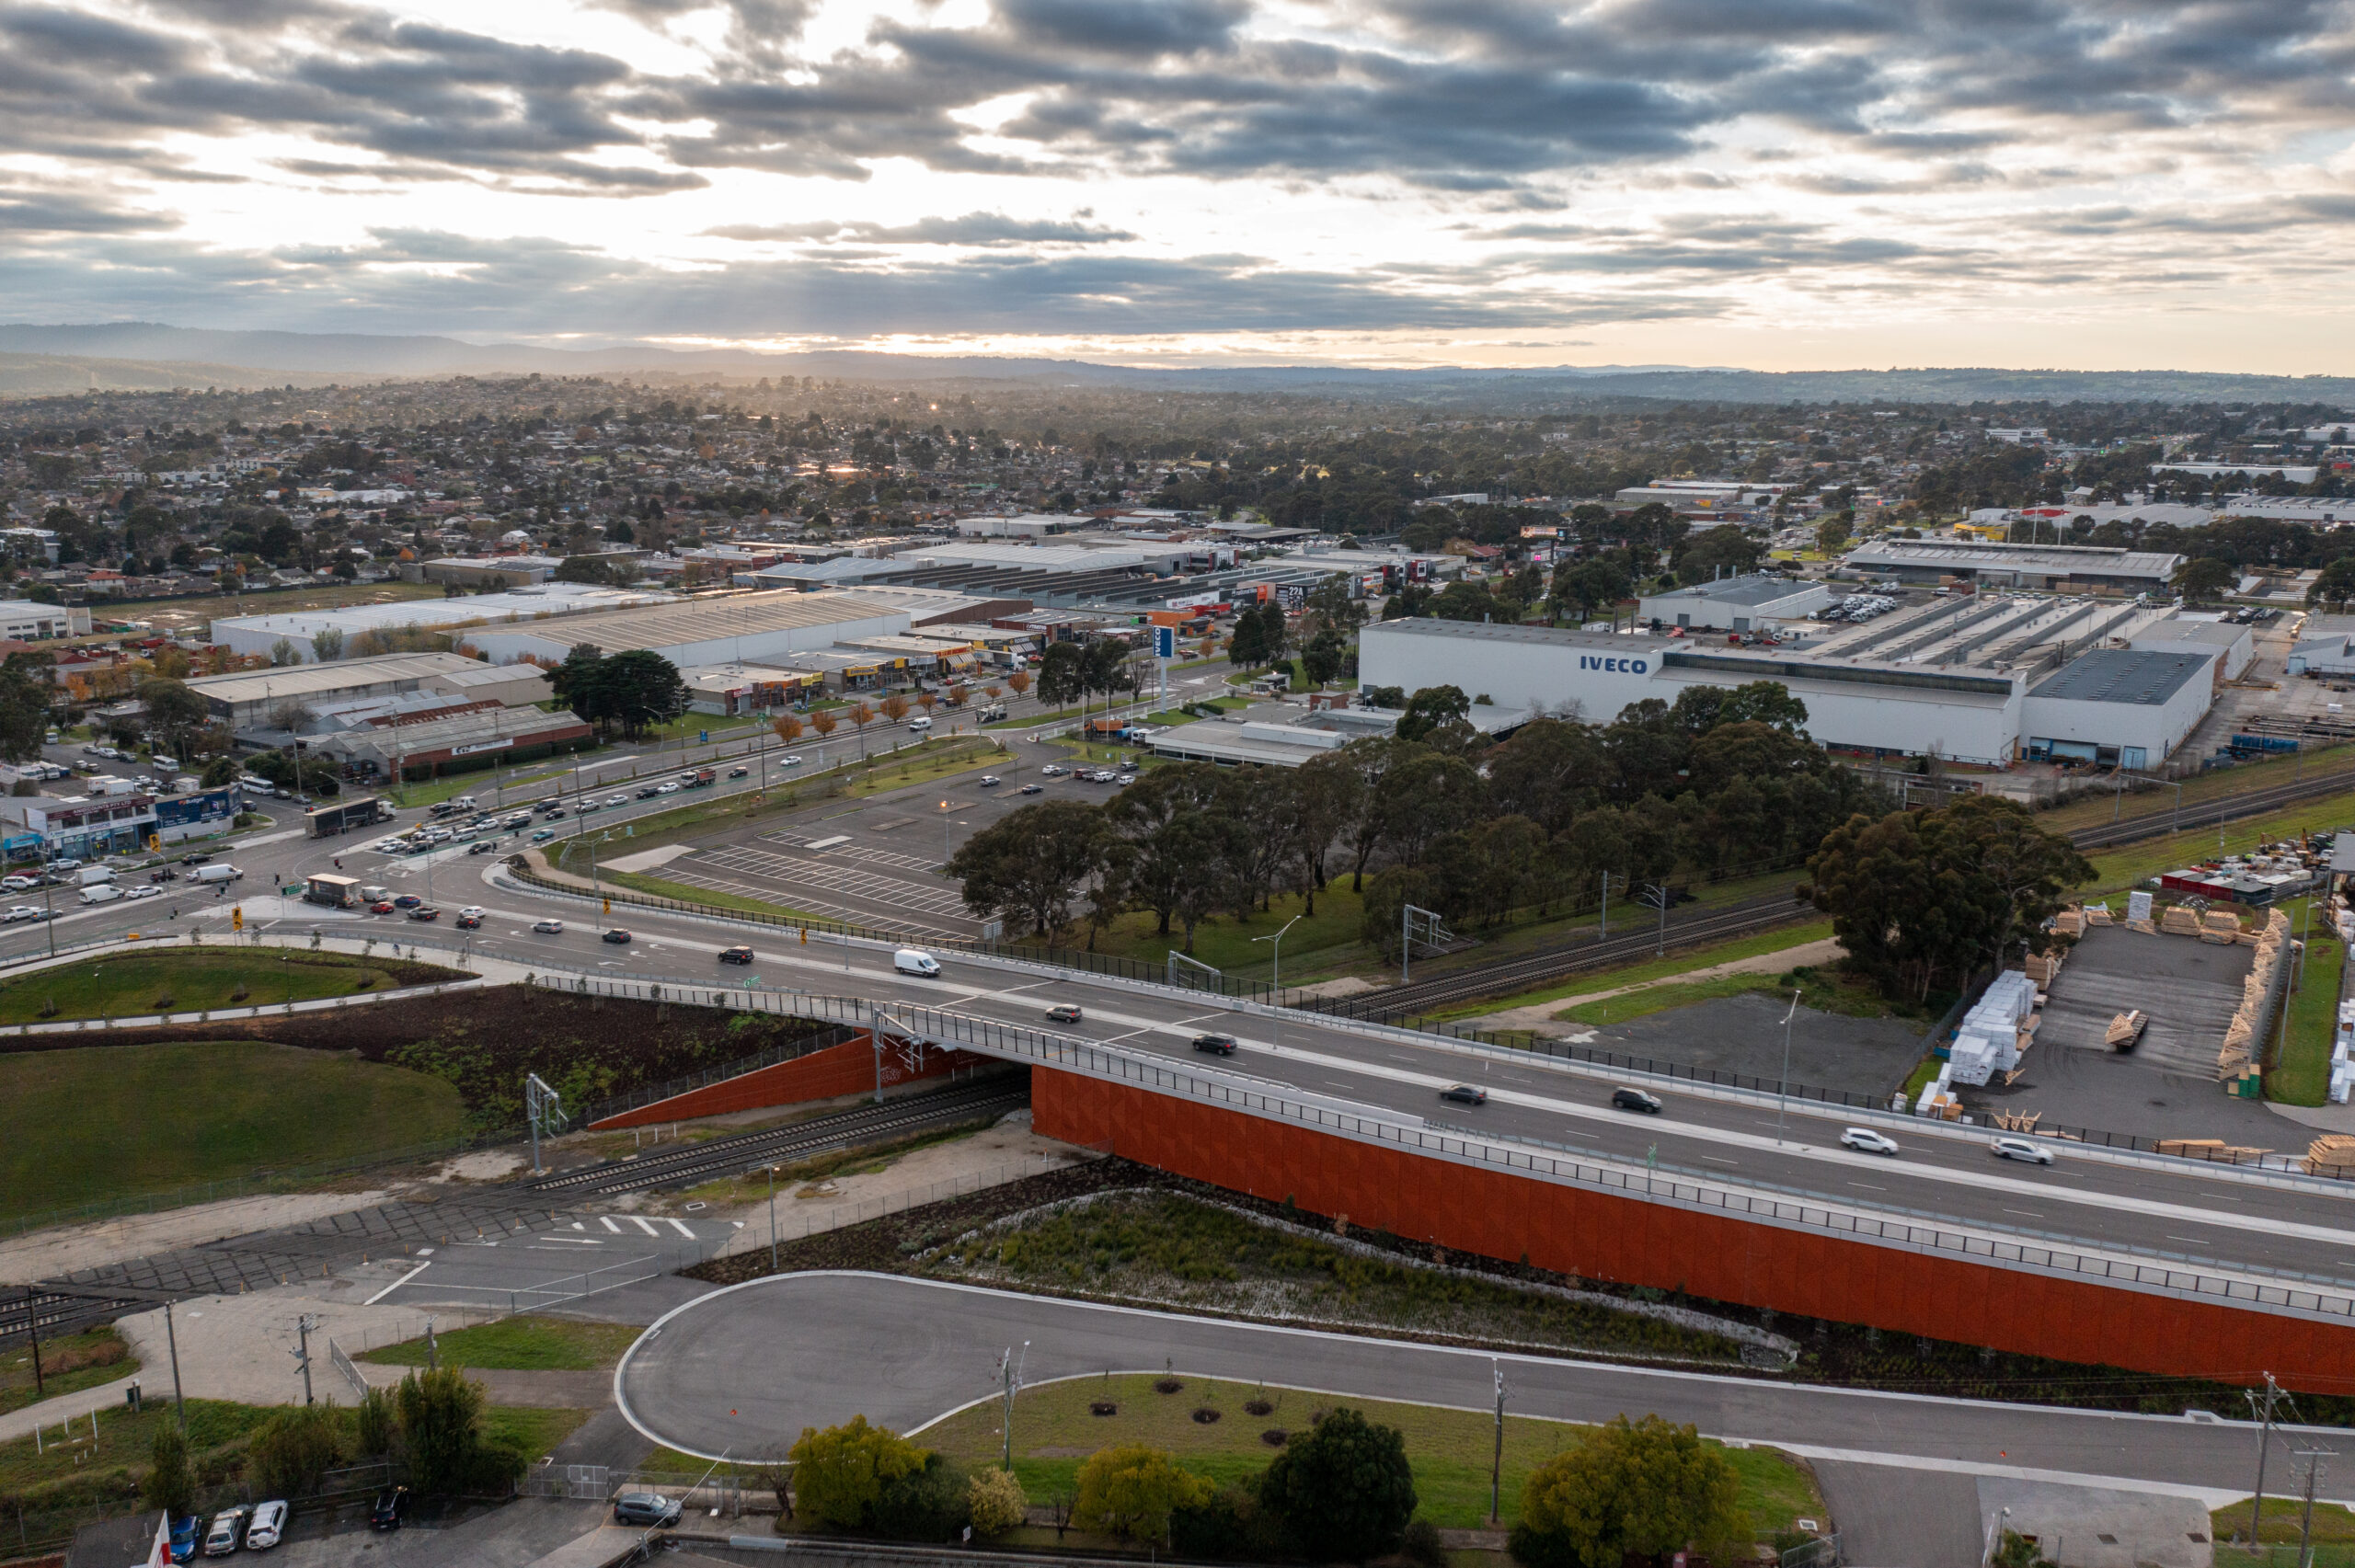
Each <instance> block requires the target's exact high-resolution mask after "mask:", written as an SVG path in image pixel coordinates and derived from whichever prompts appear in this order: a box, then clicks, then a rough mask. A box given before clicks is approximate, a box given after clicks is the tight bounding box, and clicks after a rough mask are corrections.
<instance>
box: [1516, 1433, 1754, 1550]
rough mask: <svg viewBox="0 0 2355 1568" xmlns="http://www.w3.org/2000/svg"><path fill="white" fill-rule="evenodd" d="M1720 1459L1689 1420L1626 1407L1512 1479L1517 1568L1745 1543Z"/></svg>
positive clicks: (1732, 1484)
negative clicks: (1637, 1417) (1517, 1491)
mask: <svg viewBox="0 0 2355 1568" xmlns="http://www.w3.org/2000/svg"><path fill="white" fill-rule="evenodd" d="M1739 1492H1740V1478H1739V1477H1738V1476H1737V1475H1736V1474H1735V1473H1734V1468H1733V1465H1732V1463H1731V1461H1729V1459H1727V1458H1726V1457H1725V1455H1723V1454H1722V1453H1719V1452H1718V1451H1717V1450H1716V1449H1714V1448H1708V1447H1706V1446H1705V1445H1704V1444H1703V1443H1702V1441H1701V1439H1700V1436H1699V1434H1698V1433H1697V1432H1696V1431H1695V1430H1694V1428H1693V1427H1691V1426H1674V1425H1670V1424H1669V1423H1667V1422H1665V1421H1662V1420H1661V1419H1660V1417H1659V1416H1657V1415H1647V1416H1645V1417H1644V1419H1643V1420H1642V1421H1641V1422H1639V1423H1635V1424H1632V1425H1631V1424H1630V1423H1629V1422H1628V1420H1627V1418H1626V1416H1625V1415H1621V1416H1617V1417H1614V1419H1613V1420H1612V1421H1611V1423H1610V1424H1609V1425H1605V1426H1602V1427H1598V1428H1597V1429H1596V1430H1595V1431H1593V1432H1592V1433H1591V1434H1590V1435H1589V1436H1588V1437H1587V1439H1586V1441H1585V1442H1583V1443H1581V1444H1580V1445H1579V1446H1578V1447H1577V1448H1572V1449H1570V1450H1568V1452H1565V1453H1560V1454H1557V1455H1555V1456H1554V1457H1553V1458H1552V1459H1547V1460H1546V1461H1545V1463H1544V1464H1542V1465H1540V1466H1538V1467H1537V1468H1536V1469H1535V1470H1534V1471H1531V1472H1530V1475H1529V1479H1528V1481H1527V1482H1523V1483H1522V1489H1521V1523H1520V1524H1518V1525H1516V1526H1514V1527H1513V1532H1512V1539H1511V1550H1512V1555H1513V1560H1514V1561H1515V1562H1520V1563H1522V1564H1524V1565H1525V1568H1619V1564H1620V1562H1622V1561H1624V1560H1625V1559H1626V1558H1627V1557H1628V1556H1630V1555H1633V1556H1639V1557H1653V1558H1658V1557H1664V1556H1666V1555H1667V1554H1668V1553H1670V1552H1672V1551H1682V1550H1683V1549H1684V1548H1686V1547H1687V1546H1697V1547H1699V1548H1700V1550H1701V1551H1702V1552H1703V1553H1704V1554H1706V1555H1707V1556H1708V1557H1710V1558H1712V1559H1717V1560H1723V1559H1726V1558H1728V1557H1729V1556H1730V1555H1731V1554H1733V1553H1734V1552H1736V1551H1740V1550H1741V1549H1743V1548H1744V1547H1746V1546H1747V1544H1748V1541H1749V1537H1750V1526H1749V1521H1748V1520H1747V1519H1746V1518H1745V1517H1744V1516H1743V1515H1742V1512H1741V1508H1740V1505H1739V1504H1738V1502H1737V1500H1736V1499H1737V1497H1738V1495H1739Z"/></svg>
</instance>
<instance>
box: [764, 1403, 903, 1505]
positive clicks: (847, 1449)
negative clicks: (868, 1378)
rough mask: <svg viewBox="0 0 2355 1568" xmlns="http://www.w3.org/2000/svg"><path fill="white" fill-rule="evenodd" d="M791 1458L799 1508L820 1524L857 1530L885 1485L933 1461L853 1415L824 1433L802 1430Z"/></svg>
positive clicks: (811, 1428) (808, 1428)
mask: <svg viewBox="0 0 2355 1568" xmlns="http://www.w3.org/2000/svg"><path fill="white" fill-rule="evenodd" d="M789 1457H790V1458H791V1459H792V1460H793V1463H794V1488H793V1489H794V1495H795V1497H796V1499H797V1501H798V1504H799V1505H800V1507H801V1508H802V1509H804V1510H806V1511H807V1512H808V1513H809V1515H810V1517H811V1518H812V1519H815V1520H816V1521H817V1522H818V1523H820V1524H824V1525H833V1526H835V1527H836V1528H841V1529H856V1528H859V1527H860V1526H862V1525H864V1524H865V1523H866V1522H867V1510H868V1509H869V1508H871V1507H872V1506H874V1505H875V1502H876V1499H878V1498H879V1497H880V1496H882V1494H883V1486H884V1483H885V1482H890V1481H896V1480H898V1479H899V1478H900V1477H902V1476H903V1475H908V1474H911V1473H913V1471H918V1470H921V1469H923V1468H924V1462H925V1459H926V1458H927V1457H928V1456H927V1455H926V1453H925V1450H924V1449H922V1448H917V1447H916V1446H915V1445H914V1444H913V1443H911V1442H909V1441H908V1440H907V1439H906V1438H904V1437H902V1436H900V1435H899V1434H898V1433H897V1432H893V1431H891V1430H890V1429H889V1428H888V1427H882V1426H870V1425H867V1417H866V1416H864V1415H854V1416H852V1417H851V1418H850V1420H849V1421H848V1422H846V1423H844V1425H840V1426H829V1427H826V1428H825V1429H824V1430H822V1431H821V1430H820V1429H819V1428H817V1427H815V1426H805V1427H803V1428H802V1429H801V1437H800V1440H799V1441H798V1442H797V1443H795V1444H794V1445H793V1451H792V1453H791V1455H790V1456H789Z"/></svg>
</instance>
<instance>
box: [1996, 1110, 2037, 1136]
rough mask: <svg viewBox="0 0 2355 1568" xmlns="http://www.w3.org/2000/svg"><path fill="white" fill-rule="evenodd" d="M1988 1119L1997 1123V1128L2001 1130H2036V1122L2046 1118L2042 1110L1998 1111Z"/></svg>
mask: <svg viewBox="0 0 2355 1568" xmlns="http://www.w3.org/2000/svg"><path fill="white" fill-rule="evenodd" d="M1987 1119H1988V1120H1989V1121H1991V1122H1993V1123H1994V1124H1995V1128H1996V1130H1997V1131H1999V1132H2034V1131H2035V1130H2036V1124H2037V1123H2039V1122H2040V1121H2042V1120H2043V1119H2044V1113H2043V1112H2042V1111H1997V1112H1995V1113H1993V1115H1991V1116H1989V1117H1988V1118H1987Z"/></svg>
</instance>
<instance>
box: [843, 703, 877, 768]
mask: <svg viewBox="0 0 2355 1568" xmlns="http://www.w3.org/2000/svg"><path fill="white" fill-rule="evenodd" d="M843 716H844V717H845V718H847V719H849V720H850V722H851V724H852V725H853V726H854V727H856V729H857V730H858V756H859V761H866V760H867V726H868V725H870V724H873V723H874V722H875V710H874V709H873V708H870V707H868V706H867V704H865V703H860V704H857V705H856V707H854V708H852V709H851V710H850V712H849V713H847V714H845V715H843Z"/></svg>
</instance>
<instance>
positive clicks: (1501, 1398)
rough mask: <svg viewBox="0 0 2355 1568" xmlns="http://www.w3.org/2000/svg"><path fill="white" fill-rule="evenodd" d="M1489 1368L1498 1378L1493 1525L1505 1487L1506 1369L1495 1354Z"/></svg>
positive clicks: (1491, 1479)
mask: <svg viewBox="0 0 2355 1568" xmlns="http://www.w3.org/2000/svg"><path fill="white" fill-rule="evenodd" d="M1488 1369H1489V1370H1490V1371H1492V1372H1494V1373H1495V1374H1496V1378H1497V1447H1496V1452H1495V1453H1494V1455H1493V1456H1492V1457H1491V1458H1490V1459H1489V1460H1488V1523H1490V1524H1492V1525H1493V1524H1495V1523H1496V1522H1497V1520H1498V1513H1497V1506H1498V1494H1499V1492H1500V1491H1501V1490H1502V1488H1503V1485H1504V1474H1505V1369H1504V1366H1503V1364H1502V1363H1501V1362H1499V1361H1498V1360H1497V1359H1495V1358H1494V1357H1493V1356H1492V1357H1490V1358H1489V1361H1488Z"/></svg>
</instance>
